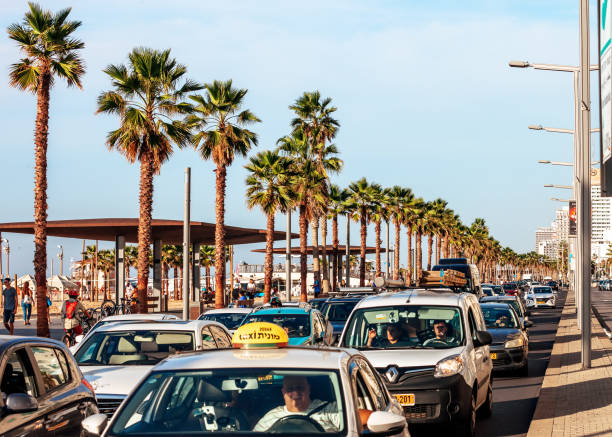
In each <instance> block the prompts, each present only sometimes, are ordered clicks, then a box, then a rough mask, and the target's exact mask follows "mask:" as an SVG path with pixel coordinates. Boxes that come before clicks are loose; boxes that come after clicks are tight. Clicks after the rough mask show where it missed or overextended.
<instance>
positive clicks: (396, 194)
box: [387, 185, 414, 284]
mask: <svg viewBox="0 0 612 437" xmlns="http://www.w3.org/2000/svg"><path fill="white" fill-rule="evenodd" d="M387 197H388V198H389V202H390V211H389V212H390V214H391V219H392V221H393V224H394V225H395V247H394V252H393V266H394V267H393V279H399V274H400V271H399V263H400V230H401V225H402V222H404V218H405V206H406V204H410V202H412V200H413V199H414V194H412V190H410V188H403V187H400V186H399V185H394V186H393V187H392V188H389V189H387ZM411 234H412V230H410V233H409V235H411ZM410 243H411V240H410V238H409V239H408V259H410V250H411V246H410ZM408 267H410V263H409V264H408ZM408 271H410V268H408ZM407 283H408V284H410V275H409V276H408V277H407Z"/></svg>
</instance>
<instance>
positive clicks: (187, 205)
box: [183, 167, 191, 320]
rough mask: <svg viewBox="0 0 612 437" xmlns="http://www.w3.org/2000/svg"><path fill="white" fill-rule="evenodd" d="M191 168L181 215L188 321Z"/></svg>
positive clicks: (185, 315)
mask: <svg viewBox="0 0 612 437" xmlns="http://www.w3.org/2000/svg"><path fill="white" fill-rule="evenodd" d="M190 192H191V167H186V168H185V207H184V211H183V213H184V215H183V320H189V245H190V240H191V236H190V235H189V234H190V232H189V231H190V227H189V224H190V220H191V219H190V206H191V198H190Z"/></svg>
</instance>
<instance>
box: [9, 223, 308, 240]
mask: <svg viewBox="0 0 612 437" xmlns="http://www.w3.org/2000/svg"><path fill="white" fill-rule="evenodd" d="M224 228H225V242H226V244H247V243H259V242H263V241H266V230H265V229H250V228H239V227H236V226H227V225H226V226H224ZM0 232H12V233H17V234H34V222H14V223H0ZM151 232H152V237H153V238H152V239H153V240H161V241H162V242H163V243H165V244H182V243H183V222H182V221H181V220H161V219H154V220H152V221H151ZM47 235H48V236H50V237H64V238H78V239H83V240H102V241H115V238H116V237H117V236H119V235H123V236H124V237H125V241H126V242H128V243H137V242H138V219H137V218H102V219H81V220H53V221H48V222H47ZM285 236H286V234H285V232H284V231H282V232H281V231H276V232H274V239H275V240H284V239H285ZM291 237H292V238H298V237H299V235H298V234H291ZM191 241H195V242H199V243H200V244H207V245H213V244H214V242H215V224H214V223H204V222H196V221H192V222H191Z"/></svg>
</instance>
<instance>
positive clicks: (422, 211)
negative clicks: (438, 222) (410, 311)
mask: <svg viewBox="0 0 612 437" xmlns="http://www.w3.org/2000/svg"><path fill="white" fill-rule="evenodd" d="M426 223H427V202H425V201H424V200H423V199H421V198H418V199H415V200H414V202H413V203H412V204H411V205H410V207H409V208H407V209H406V227H407V228H412V229H414V231H415V236H414V245H415V249H414V252H415V263H414V276H415V278H414V280H415V282H416V283H417V284H418V282H419V281H420V279H421V272H422V270H423V234H424V233H425V226H426Z"/></svg>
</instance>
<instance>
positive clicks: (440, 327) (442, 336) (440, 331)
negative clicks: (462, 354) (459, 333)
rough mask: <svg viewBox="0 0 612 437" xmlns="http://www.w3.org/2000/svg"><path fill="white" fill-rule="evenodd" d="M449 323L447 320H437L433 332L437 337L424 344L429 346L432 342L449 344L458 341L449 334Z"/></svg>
mask: <svg viewBox="0 0 612 437" xmlns="http://www.w3.org/2000/svg"><path fill="white" fill-rule="evenodd" d="M448 330H449V329H448V323H446V321H445V320H436V321H435V322H434V324H433V332H434V335H435V337H434V338H430V339H429V340H427V341H425V343H423V346H427V345H429V344H431V343H444V344H447V345H450V344H454V343H456V339H455V338H453V337H450V336H448Z"/></svg>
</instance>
